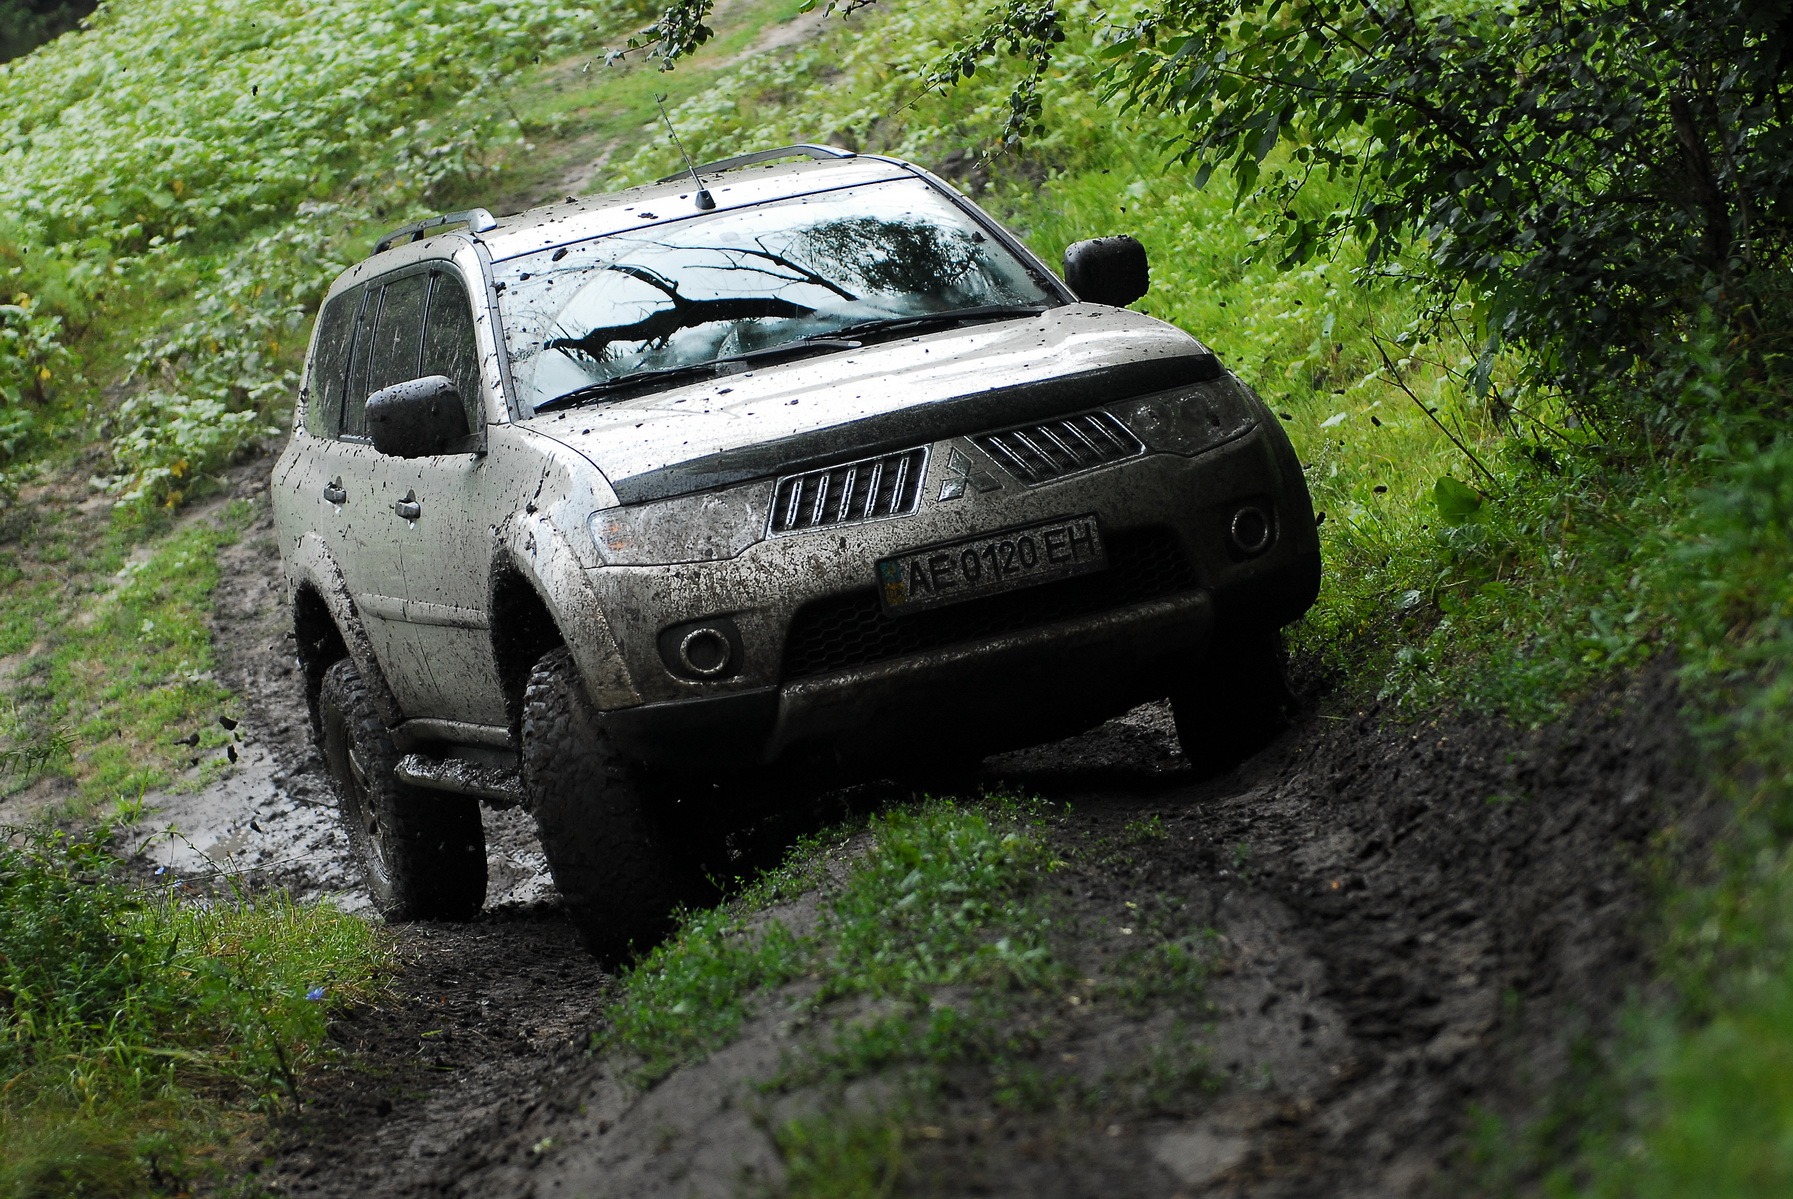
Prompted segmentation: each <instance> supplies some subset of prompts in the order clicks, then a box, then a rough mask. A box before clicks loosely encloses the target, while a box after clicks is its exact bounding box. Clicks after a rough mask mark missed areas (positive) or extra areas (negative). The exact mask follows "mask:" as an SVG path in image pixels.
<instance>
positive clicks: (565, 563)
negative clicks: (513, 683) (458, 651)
mask: <svg viewBox="0 0 1793 1199" xmlns="http://www.w3.org/2000/svg"><path fill="white" fill-rule="evenodd" d="M493 540H494V543H495V544H494V548H493V557H492V573H491V580H492V586H493V589H494V592H495V591H496V588H497V585H498V583H499V581H500V580H501V579H502V578H503V577H504V576H505V575H506V574H510V575H515V576H519V577H521V579H522V580H523V581H524V582H525V583H527V584H528V586H529V587H530V589H531V590H533V591H534V592H535V594H536V597H537V598H538V599H539V600H541V602H542V604H543V606H545V607H546V608H547V609H548V615H549V617H550V618H551V619H552V620H553V621H554V625H555V628H556V629H557V630H558V631H559V633H560V637H561V640H562V642H563V643H564V644H565V645H566V647H567V649H568V651H569V652H571V654H572V655H573V661H574V663H575V664H576V665H577V666H578V667H579V673H580V675H581V676H583V677H584V679H585V687H586V691H587V693H588V694H589V695H590V696H591V701H592V703H593V704H594V705H596V706H597V707H598V708H599V709H601V710H605V711H608V710H610V709H613V708H632V707H634V706H636V705H637V704H639V703H641V693H640V691H638V690H636V687H635V679H634V676H633V675H632V674H631V673H630V671H629V667H628V664H627V663H626V662H624V661H623V654H622V647H621V646H620V645H618V644H617V640H616V634H615V633H614V632H613V631H612V630H611V627H610V620H609V618H608V617H606V616H605V614H604V608H603V605H602V604H601V603H600V602H599V600H598V594H597V591H596V590H595V589H594V588H593V587H592V585H591V583H590V582H589V581H588V580H587V578H586V566H585V564H584V563H583V562H581V561H580V560H579V556H578V555H577V554H575V553H574V552H573V547H572V546H571V545H570V544H568V542H567V539H566V537H565V535H564V534H563V533H561V531H560V530H559V529H558V528H556V527H555V526H554V524H553V523H552V522H550V521H549V520H548V519H546V517H544V516H542V515H540V514H524V513H514V514H512V515H511V516H509V517H507V518H506V519H505V521H504V523H503V524H501V525H499V526H498V528H497V530H496V531H495V535H494V538H493ZM496 601H497V597H496V594H494V596H493V599H492V605H491V607H490V611H491V612H492V618H493V619H492V647H493V654H494V657H495V660H497V658H496V656H497V655H498V653H499V637H500V636H501V630H500V629H499V627H498V626H499V615H498V607H497V602H496Z"/></svg>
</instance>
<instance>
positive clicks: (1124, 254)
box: [1065, 236, 1152, 308]
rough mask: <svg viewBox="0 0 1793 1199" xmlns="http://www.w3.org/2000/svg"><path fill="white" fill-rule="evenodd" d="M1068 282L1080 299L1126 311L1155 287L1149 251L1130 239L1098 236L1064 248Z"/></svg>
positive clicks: (1066, 280) (1066, 279)
mask: <svg viewBox="0 0 1793 1199" xmlns="http://www.w3.org/2000/svg"><path fill="white" fill-rule="evenodd" d="M1065 282H1066V283H1069V284H1070V285H1071V290H1072V291H1073V292H1075V293H1076V295H1077V298H1078V299H1079V300H1088V301H1089V302H1090V303H1092V304H1112V305H1114V306H1115V307H1116V308H1125V307H1126V306H1127V305H1129V304H1131V303H1132V302H1133V301H1135V300H1137V299H1139V297H1141V296H1143V295H1145V294H1146V289H1148V288H1149V287H1151V286H1152V276H1151V271H1150V269H1149V268H1148V267H1147V266H1146V248H1145V247H1144V246H1142V245H1140V244H1139V242H1138V241H1136V240H1135V239H1133V238H1131V237H1126V236H1121V237H1097V238H1092V239H1091V240H1089V241H1078V242H1072V243H1071V244H1070V245H1068V246H1066V247H1065Z"/></svg>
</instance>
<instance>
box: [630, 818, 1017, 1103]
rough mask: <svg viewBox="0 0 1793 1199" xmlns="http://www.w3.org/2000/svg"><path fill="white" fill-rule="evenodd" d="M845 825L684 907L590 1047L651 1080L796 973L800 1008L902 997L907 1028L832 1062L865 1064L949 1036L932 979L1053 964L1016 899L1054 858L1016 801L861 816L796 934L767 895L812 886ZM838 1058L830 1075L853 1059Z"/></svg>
mask: <svg viewBox="0 0 1793 1199" xmlns="http://www.w3.org/2000/svg"><path fill="white" fill-rule="evenodd" d="M852 835H853V834H851V833H849V832H848V831H846V830H837V831H836V832H834V833H831V834H827V835H824V836H822V837H818V838H812V839H811V840H809V841H808V842H806V843H805V845H804V846H803V847H801V848H800V849H799V850H798V851H797V852H796V853H795V854H794V856H793V858H792V860H791V862H790V863H789V864H788V865H787V866H786V867H785V868H784V869H783V870H781V871H778V872H775V873H773V874H771V875H768V876H766V877H765V878H762V879H761V880H759V881H757V882H756V883H754V884H752V885H751V886H750V887H748V888H747V889H746V890H745V891H744V892H743V894H741V895H740V896H739V897H737V898H736V899H735V900H734V901H732V902H731V903H729V904H727V905H725V906H723V907H719V908H715V909H712V910H709V911H703V912H697V913H693V914H691V915H689V916H688V917H687V918H686V920H685V922H684V924H683V925H682V927H681V928H680V930H679V933H678V935H677V936H675V937H674V938H672V939H671V940H669V941H668V942H666V943H665V944H664V945H662V946H660V947H658V948H656V949H655V950H653V951H652V952H651V953H649V954H648V955H647V956H646V957H645V958H643V959H642V960H641V961H640V962H638V963H637V964H635V965H634V966H633V967H631V968H630V969H629V970H628V971H627V972H626V973H625V974H624V975H623V977H622V979H621V983H620V991H619V996H618V998H617V1000H616V1001H615V1003H614V1004H613V1005H612V1006H611V1008H610V1011H609V1013H608V1016H609V1027H608V1029H607V1030H606V1031H605V1032H604V1033H603V1034H601V1036H600V1038H599V1040H598V1042H597V1044H598V1047H599V1048H601V1049H603V1050H606V1051H610V1052H622V1053H625V1054H628V1055H631V1056H633V1057H635V1058H637V1059H638V1060H639V1063H640V1064H639V1065H638V1067H637V1068H636V1070H635V1077H636V1078H637V1080H638V1081H640V1082H643V1083H649V1082H652V1081H654V1080H656V1079H658V1078H661V1077H664V1076H665V1075H666V1074H667V1073H670V1072H671V1071H672V1070H673V1069H676V1068H677V1067H678V1066H680V1065H683V1064H685V1063H687V1062H690V1061H693V1060H696V1059H698V1058H700V1057H702V1056H703V1055H705V1054H707V1053H709V1052H710V1051H712V1050H714V1049H716V1048H718V1047H719V1046H721V1045H724V1044H727V1043H728V1041H729V1040H730V1039H732V1037H733V1036H734V1035H735V1033H736V1032H737V1031H738V1030H739V1029H740V1027H741V1026H742V1024H743V1023H744V1022H745V1021H746V1019H747V1018H748V1017H749V1016H750V1015H751V1014H752V1013H753V1011H754V1010H755V1005H756V1004H758V1003H761V1002H764V1001H765V1000H766V999H767V998H768V997H769V996H770V995H771V994H772V993H773V992H774V991H775V990H776V989H777V988H779V987H781V986H783V985H784V984H786V983H790V982H793V981H796V980H799V979H802V980H805V981H806V982H807V983H809V984H810V985H809V987H808V993H807V995H806V997H805V998H804V1000H803V1005H802V1006H803V1007H804V1008H805V1009H806V1010H811V1011H820V1010H823V1009H825V1007H826V1006H827V1005H829V1004H831V1003H834V1002H836V1001H843V1000H853V999H884V1000H893V1001H897V1002H899V1003H900V1004H901V1005H902V1015H901V1017H900V1019H901V1020H902V1021H903V1025H902V1028H901V1029H898V1028H896V1027H894V1026H892V1025H888V1024H886V1025H885V1026H883V1027H881V1028H878V1029H875V1030H873V1031H870V1032H867V1031H865V1030H854V1029H849V1030H847V1033H846V1035H845V1038H844V1041H843V1044H845V1046H846V1047H845V1048H844V1049H843V1050H842V1053H844V1054H845V1056H844V1057H841V1058H840V1061H842V1062H844V1061H847V1060H849V1059H850V1060H851V1061H853V1062H856V1063H858V1065H856V1066H855V1067H853V1068H855V1069H867V1070H869V1069H872V1068H876V1067H877V1066H881V1065H883V1064H885V1063H886V1062H887V1061H889V1060H893V1055H894V1054H897V1053H899V1052H901V1053H906V1052H908V1051H909V1050H911V1049H914V1048H915V1047H917V1046H920V1050H921V1052H920V1056H921V1057H922V1058H924V1059H927V1060H937V1059H938V1058H939V1057H940V1054H941V1050H940V1049H939V1048H938V1046H937V1045H934V1047H930V1046H931V1045H933V1042H930V1036H932V1037H933V1038H934V1042H939V1043H944V1042H945V1041H947V1040H950V1039H951V1038H952V1037H953V1036H954V1031H953V1029H951V1028H948V1027H947V1025H948V1024H950V1023H951V1022H952V1020H953V1019H954V1017H953V1016H952V1015H951V1014H950V1013H951V1012H952V1009H950V1008H937V1007H934V1006H933V1005H932V1004H931V1003H930V1000H931V998H932V996H933V995H934V993H935V990H936V989H937V988H939V987H943V986H954V985H964V984H972V985H976V986H978V987H981V988H986V989H990V990H992V991H994V992H1001V991H1003V990H1005V989H1010V988H1018V987H1027V986H1033V985H1037V984H1038V983H1040V982H1041V981H1043V980H1044V979H1045V978H1046V977H1048V976H1049V974H1050V972H1051V970H1052V969H1053V965H1052V959H1051V954H1050V952H1049V950H1048V948H1047V946H1046V944H1045V940H1044V932H1045V925H1044V924H1043V923H1042V917H1041V915H1040V914H1039V912H1038V911H1037V909H1035V908H1033V907H1030V906H1029V905H1027V904H1026V903H1024V902H1022V901H1023V900H1024V899H1025V897H1026V896H1027V895H1028V894H1029V893H1030V892H1032V891H1033V890H1034V888H1035V887H1037V885H1038V883H1039V880H1040V877H1041V875H1042V874H1043V873H1044V872H1046V871H1048V870H1049V869H1050V868H1051V865H1052V861H1053V859H1052V858H1051V856H1050V854H1049V852H1048V850H1047V848H1046V845H1045V842H1044V841H1043V839H1042V837H1041V835H1040V832H1039V830H1038V829H1037V827H1035V825H1034V822H1033V821H1032V820H1031V818H1029V817H1028V816H1027V815H1026V814H1025V812H1024V811H1023V810H1022V809H1021V808H1020V807H1018V806H1017V805H1016V804H1014V803H1013V802H998V801H990V802H986V803H981V804H966V805H961V804H955V803H951V802H947V801H943V800H935V801H930V802H927V803H924V804H922V805H920V806H919V807H914V808H898V809H893V810H891V811H888V812H885V813H882V814H880V815H878V816H875V817H873V818H871V819H870V820H869V822H868V823H867V824H866V826H865V829H864V830H863V833H862V834H859V835H863V836H864V837H865V838H867V839H868V841H869V844H868V845H867V847H866V848H865V849H864V850H863V852H862V853H860V854H858V855H857V856H856V857H855V859H854V861H853V863H852V866H851V868H850V870H849V871H848V874H847V877H846V880H845V881H844V882H843V883H842V884H841V885H840V886H839V887H838V888H835V887H828V888H826V889H824V890H823V891H822V894H821V897H820V899H819V903H820V914H819V917H818V919H817V921H816V926H815V928H814V929H813V930H812V931H809V932H807V933H805V934H803V935H798V934H795V933H793V932H792V931H791V930H790V928H789V927H788V925H787V924H786V923H785V922H784V921H783V920H781V919H780V918H779V917H778V915H777V912H776V908H777V905H779V904H780V903H784V902H789V901H791V900H793V899H794V898H795V897H797V896H799V895H801V894H803V893H804V891H806V890H812V889H814V888H815V887H816V886H817V885H818V882H819V880H820V878H821V877H822V876H821V873H820V869H821V862H822V861H823V860H824V856H825V855H826V854H828V853H830V852H838V849H830V847H838V846H839V845H841V844H843V843H846V842H847V841H848V840H849V839H850V837H851V836H852ZM943 1012H945V1013H949V1014H947V1015H941V1013H943ZM848 1043H850V1044H848ZM879 1045H891V1046H895V1047H896V1048H893V1049H891V1050H889V1051H888V1052H886V1051H885V1050H884V1049H881V1048H879V1047H878V1046H879ZM837 1056H839V1055H837ZM836 1065H837V1067H838V1068H837V1069H835V1070H832V1071H831V1072H832V1073H839V1072H840V1070H841V1069H846V1068H847V1067H845V1066H841V1065H840V1064H839V1062H837V1063H836Z"/></svg>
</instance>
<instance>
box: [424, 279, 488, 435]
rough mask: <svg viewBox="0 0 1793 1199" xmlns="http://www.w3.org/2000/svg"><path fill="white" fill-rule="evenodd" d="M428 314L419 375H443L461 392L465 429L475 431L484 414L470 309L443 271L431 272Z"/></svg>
mask: <svg viewBox="0 0 1793 1199" xmlns="http://www.w3.org/2000/svg"><path fill="white" fill-rule="evenodd" d="M434 278H435V281H436V282H435V286H434V287H433V288H432V289H431V291H430V308H429V316H428V317H427V318H426V319H425V321H424V325H423V368H422V369H421V370H420V371H419V372H418V373H419V374H421V375H447V376H448V377H449V378H450V379H453V380H454V385H455V387H456V388H457V389H458V390H459V391H460V393H461V406H462V407H464V408H465V409H466V410H467V430H468V431H469V432H471V433H477V432H479V428H480V424H481V422H482V419H483V417H484V413H483V412H482V411H481V405H480V383H479V346H478V344H477V343H475V341H474V340H473V309H472V307H471V306H470V305H469V304H468V303H467V289H466V288H465V287H463V286H462V285H461V281H460V279H458V278H457V277H455V276H454V275H450V274H447V273H439V274H437V275H435V276H434Z"/></svg>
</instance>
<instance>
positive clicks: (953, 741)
mask: <svg viewBox="0 0 1793 1199" xmlns="http://www.w3.org/2000/svg"><path fill="white" fill-rule="evenodd" d="M1213 622H1214V614H1213V604H1212V602H1211V601H1210V599H1209V597H1208V596H1207V595H1205V594H1202V593H1200V592H1191V593H1185V594H1182V595H1176V596H1171V597H1167V598H1164V599H1158V600H1150V601H1147V602H1144V603H1139V604H1133V605H1129V606H1127V607H1125V608H1121V609H1118V610H1114V611H1109V612H1102V613H1095V614H1091V615H1086V616H1082V617H1077V618H1074V619H1070V620H1064V621H1058V622H1054V623H1051V624H1046V625H1040V626H1035V627H1033V628H1028V629H1022V630H1017V631H1014V632H1011V633H1007V634H1003V635H1000V636H996V637H989V638H983V639H980V640H975V641H969V642H962V643H959V644H956V645H952V646H947V647H942V648H940V649H937V650H933V651H930V652H927V653H920V654H911V655H907V656H904V657H900V658H895V659H892V660H889V661H883V662H877V663H873V664H869V665H864V666H858V667H853V668H850V669H846V670H840V671H835V672H832V673H829V674H822V675H815V676H812V677H808V678H803V679H798V680H795V681H793V682H790V683H787V684H785V685H784V686H781V687H764V688H756V689H753V690H750V691H743V692H737V693H734V694H731V695H725V696H716V697H713V698H707V699H686V700H673V701H670V702H666V703H658V704H644V705H641V706H639V707H634V708H625V709H621V710H619V711H616V712H612V713H610V714H609V717H608V720H609V725H610V730H611V735H612V737H613V738H615V740H616V743H617V745H618V746H619V748H621V749H622V750H623V752H624V753H626V754H627V755H628V756H630V757H631V758H634V759H636V760H638V761H641V762H643V763H646V764H648V765H650V766H652V767H655V768H658V769H669V770H687V771H688V770H691V769H692V768H693V764H694V763H700V762H701V763H711V764H722V765H725V766H735V765H741V764H747V763H752V764H754V765H758V766H772V765H787V764H788V765H802V766H815V767H819V768H822V769H830V768H837V767H847V768H850V767H871V766H879V765H891V764H896V765H902V764H910V765H913V764H918V763H926V762H933V761H950V760H955V759H959V758H963V757H966V756H980V757H981V756H983V755H985V754H988V753H994V752H999V751H1001V750H1004V749H1010V748H1014V747H1017V746H1021V745H1029V744H1035V743H1037V742H1039V741H1042V740H1051V739H1053V738H1055V737H1060V736H1068V735H1069V734H1071V733H1075V732H1078V731H1080V730H1082V729H1084V728H1087V727H1089V726H1090V725H1092V724H1094V723H1097V722H1099V721H1101V720H1103V719H1105V718H1107V717H1108V716H1110V715H1112V714H1113V713H1115V712H1117V711H1124V710H1125V709H1127V708H1129V707H1132V706H1134V705H1135V704H1138V703H1141V702H1144V701H1145V700H1148V699H1153V698H1156V697H1159V696H1162V695H1164V694H1166V693H1167V692H1168V691H1169V690H1170V689H1171V688H1172V687H1173V686H1175V685H1176V684H1177V683H1178V682H1179V681H1180V680H1187V679H1189V678H1190V677H1192V676H1193V675H1194V673H1195V672H1196V671H1197V670H1199V664H1200V662H1201V659H1202V657H1203V655H1204V654H1205V653H1206V650H1207V647H1208V644H1209V641H1210V638H1211V635H1212V630H1213ZM700 768H701V767H700Z"/></svg>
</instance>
